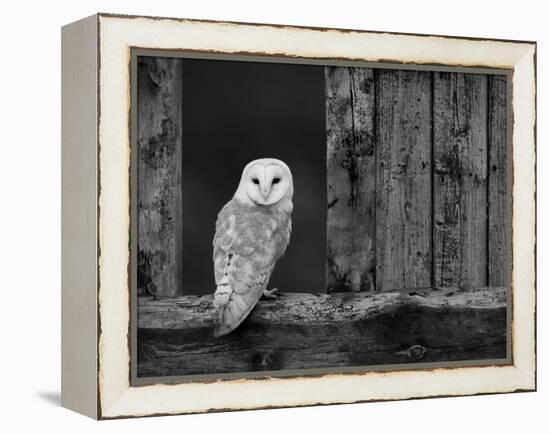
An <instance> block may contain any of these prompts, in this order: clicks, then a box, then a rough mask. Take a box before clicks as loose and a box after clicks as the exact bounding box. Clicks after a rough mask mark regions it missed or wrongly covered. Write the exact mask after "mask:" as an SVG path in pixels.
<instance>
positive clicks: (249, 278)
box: [213, 158, 294, 336]
mask: <svg viewBox="0 0 550 434" xmlns="http://www.w3.org/2000/svg"><path fill="white" fill-rule="evenodd" d="M293 194H294V185H293V182H292V173H291V172H290V169H289V168H288V166H287V165H286V164H285V163H284V162H282V161H281V160H277V159H274V158H262V159H259V160H254V161H252V162H250V163H248V164H247V165H246V167H245V168H244V170H243V173H242V176H241V180H240V182H239V186H238V188H237V191H236V192H235V195H234V196H233V198H232V199H231V200H230V201H229V202H228V203H227V204H226V205H225V206H224V207H223V208H222V210H221V211H220V213H219V214H218V219H217V221H216V234H215V235H214V241H213V247H214V252H213V261H214V273H215V278H216V285H217V288H216V292H215V293H214V307H215V308H216V311H217V313H218V318H219V323H218V327H217V329H216V331H215V335H216V336H221V335H225V334H228V333H230V332H231V331H233V330H234V329H235V328H236V327H237V326H238V325H239V324H240V323H241V322H243V321H244V320H245V318H246V317H247V316H248V314H249V313H250V312H251V311H252V309H253V308H254V306H255V305H256V303H257V302H258V300H259V299H260V297H261V296H262V295H264V296H265V297H268V298H274V297H276V296H275V294H274V292H275V291H276V290H275V289H274V290H272V291H268V290H267V289H266V288H267V283H268V282H269V278H270V276H271V272H272V271H273V267H275V263H276V262H277V260H278V259H279V258H280V257H281V256H282V255H283V254H284V252H285V250H286V247H287V245H288V243H289V240H290V232H291V228H292V224H291V213H292V207H293V205H292V195H293Z"/></svg>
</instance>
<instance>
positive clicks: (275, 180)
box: [273, 178, 281, 184]
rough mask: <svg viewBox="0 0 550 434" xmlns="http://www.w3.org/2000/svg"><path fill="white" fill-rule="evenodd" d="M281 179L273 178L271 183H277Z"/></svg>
mask: <svg viewBox="0 0 550 434" xmlns="http://www.w3.org/2000/svg"><path fill="white" fill-rule="evenodd" d="M280 181H281V178H273V184H278V183H279V182H280Z"/></svg>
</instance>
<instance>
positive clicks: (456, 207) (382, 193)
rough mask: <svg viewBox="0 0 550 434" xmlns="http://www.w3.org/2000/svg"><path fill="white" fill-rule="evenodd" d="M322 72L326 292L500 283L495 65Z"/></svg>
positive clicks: (502, 130) (502, 244)
mask: <svg viewBox="0 0 550 434" xmlns="http://www.w3.org/2000/svg"><path fill="white" fill-rule="evenodd" d="M325 76H326V95H327V102H326V119H327V121H326V122H327V182H328V192H329V196H328V198H329V201H328V205H327V206H328V211H327V242H328V246H327V254H328V258H327V290H328V292H333V291H349V290H376V291H390V290H395V289H407V288H422V287H431V286H435V287H460V288H471V287H476V286H504V285H505V284H506V276H507V274H506V272H505V270H506V262H507V261H506V256H505V255H506V252H507V248H506V246H507V236H506V230H505V228H506V224H505V223H506V214H507V207H508V205H507V203H508V201H507V187H506V171H507V170H506V137H507V132H506V128H507V120H506V119H507V116H506V77H505V76H491V75H481V74H470V73H468V74H466V73H449V72H420V71H404V70H389V69H369V68H348V67H326V68H325ZM354 77H368V81H367V80H365V81H364V82H362V81H361V80H356V79H354ZM360 104H362V106H360ZM358 137H359V138H360V139H358ZM367 150H368V153H367V152H366V151H367ZM366 157H367V158H366ZM350 168H352V169H351V170H350ZM357 192H361V195H360V196H359V197H360V199H361V200H359V201H357V200H355V198H356V197H357ZM358 276H359V277H358ZM358 281H359V284H358V283H357V282H358Z"/></svg>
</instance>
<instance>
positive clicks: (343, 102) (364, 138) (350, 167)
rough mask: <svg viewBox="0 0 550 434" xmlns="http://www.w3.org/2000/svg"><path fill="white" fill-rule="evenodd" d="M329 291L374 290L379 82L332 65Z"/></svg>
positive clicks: (328, 86)
mask: <svg viewBox="0 0 550 434" xmlns="http://www.w3.org/2000/svg"><path fill="white" fill-rule="evenodd" d="M325 76H326V87H325V89H326V109H327V113H330V116H327V118H326V122H327V127H326V128H327V171H328V173H329V174H330V177H331V179H332V182H329V183H328V184H327V206H328V213H327V228H328V230H327V260H328V265H327V287H328V288H330V290H336V291H342V290H346V289H348V288H349V289H351V290H352V291H360V290H366V291H372V290H374V285H375V281H374V275H375V269H374V268H375V250H374V237H375V232H374V208H375V207H374V199H375V195H374V193H375V191H374V188H375V182H376V180H375V173H376V171H375V167H374V161H375V157H374V80H373V70H372V69H367V68H339V67H327V68H326V69H325Z"/></svg>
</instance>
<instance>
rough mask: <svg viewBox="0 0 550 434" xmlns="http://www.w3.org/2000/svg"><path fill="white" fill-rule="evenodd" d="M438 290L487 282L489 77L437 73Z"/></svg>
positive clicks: (435, 101)
mask: <svg viewBox="0 0 550 434" xmlns="http://www.w3.org/2000/svg"><path fill="white" fill-rule="evenodd" d="M433 154H434V165H435V167H434V185H433V188H434V191H433V195H434V196H433V200H434V233H433V237H434V284H435V285H436V286H459V287H463V288H468V287H472V286H484V285H485V284H486V282H487V77H486V76H485V75H479V74H462V73H447V72H437V73H434V149H433Z"/></svg>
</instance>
